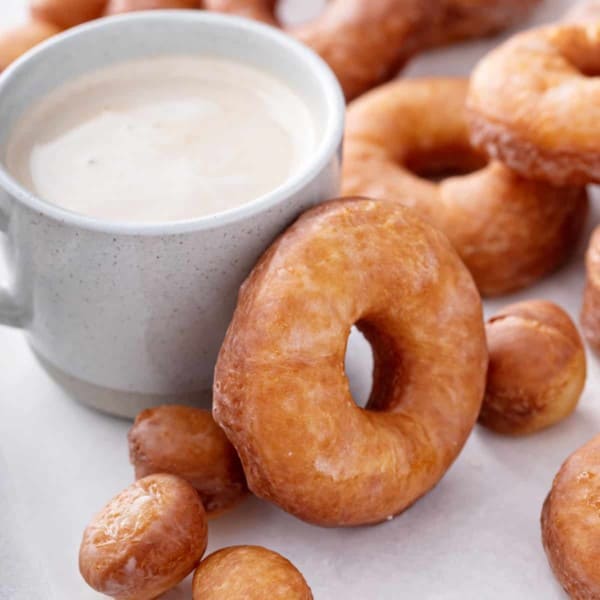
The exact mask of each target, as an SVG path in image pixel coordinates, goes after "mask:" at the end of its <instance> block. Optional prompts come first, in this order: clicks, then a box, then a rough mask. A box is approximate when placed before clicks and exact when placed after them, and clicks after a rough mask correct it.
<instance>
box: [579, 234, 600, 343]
mask: <svg viewBox="0 0 600 600" xmlns="http://www.w3.org/2000/svg"><path fill="white" fill-rule="evenodd" d="M585 264H586V272H587V277H586V283H585V291H584V293H583V308H582V311H581V327H582V330H583V335H584V336H585V339H586V340H587V341H588V343H589V344H590V346H591V347H592V348H593V349H594V350H595V351H596V352H600V227H597V228H596V229H595V230H594V233H593V234H592V237H591V239H590V243H589V246H588V249H587V253H586V257H585Z"/></svg>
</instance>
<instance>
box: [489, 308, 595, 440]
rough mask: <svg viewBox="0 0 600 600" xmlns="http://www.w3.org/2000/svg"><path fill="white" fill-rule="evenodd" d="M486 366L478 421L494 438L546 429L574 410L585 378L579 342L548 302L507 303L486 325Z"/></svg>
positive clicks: (566, 319)
mask: <svg viewBox="0 0 600 600" xmlns="http://www.w3.org/2000/svg"><path fill="white" fill-rule="evenodd" d="M486 335H487V343H488V350H489V366H488V375H487V385H486V392H485V399H484V401H483V407H482V410H481V414H480V415H479V422H480V423H481V424H482V425H484V426H485V427H488V428H489V429H492V430H494V431H496V432H498V433H504V434H516V435H518V434H526V433H533V432H535V431H538V430H540V429H544V428H546V427H550V426H551V425H554V424H555V423H558V422H559V421H561V420H562V419H564V418H565V417H567V416H568V415H569V414H570V413H571V412H572V411H573V410H574V409H575V406H576V405H577V402H578V400H579V397H580V395H581V392H582V390H583V387H584V383H585V377H586V360H585V351H584V348H583V343H582V341H581V338H580V336H579V333H578V332H577V329H576V327H575V325H574V324H573V322H572V321H571V319H570V317H569V316H568V315H567V313H566V312H565V311H564V310H563V309H562V308H560V307H559V306H557V305H556V304H553V303H552V302H547V301H544V300H528V301H525V302H519V303H516V304H511V305H509V306H507V307H506V308H504V309H503V310H502V311H500V312H499V313H498V314H496V315H495V316H494V317H492V318H491V319H490V320H489V321H488V322H487V324H486Z"/></svg>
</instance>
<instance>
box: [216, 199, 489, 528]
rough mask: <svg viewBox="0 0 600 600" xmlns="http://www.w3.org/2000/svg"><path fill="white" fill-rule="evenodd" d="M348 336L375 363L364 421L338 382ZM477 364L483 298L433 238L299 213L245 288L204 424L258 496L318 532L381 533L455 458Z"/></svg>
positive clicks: (337, 209)
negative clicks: (363, 340)
mask: <svg viewBox="0 0 600 600" xmlns="http://www.w3.org/2000/svg"><path fill="white" fill-rule="evenodd" d="M353 324H356V325H357V327H358V328H359V329H360V330H361V331H362V332H363V333H364V334H365V336H366V337H367V339H368V340H369V341H370V343H371V345H372V348H373V353H374V356H375V368H374V375H373V381H374V382H373V389H372V393H371V397H370V399H369V403H368V410H365V409H362V408H359V407H358V406H357V405H356V404H355V403H354V402H353V400H352V396H351V394H350V390H349V386H348V380H347V378H346V375H345V371H344V356H345V352H346V341H347V338H348V334H349V332H350V328H351V326H352V325H353ZM486 367H487V350H486V344H485V333H484V326H483V321H482V315H481V301H480V298H479V294H478V293H477V289H476V288H475V285H474V284H473V280H472V278H471V276H470V275H469V273H468V271H467V270H466V268H465V267H464V265H463V263H462V262H461V260H460V259H459V258H458V255H457V254H456V253H455V252H454V250H453V249H452V247H451V246H450V244H449V242H448V241H447V239H446V238H445V236H444V235H443V234H442V233H440V232H439V231H437V230H436V229H434V228H433V227H431V226H429V225H427V224H426V223H424V222H423V221H421V220H420V219H419V218H418V217H417V216H415V215H414V213H413V212H412V211H410V210H407V209H406V208H404V207H403V206H401V205H400V204H398V203H392V202H377V201H374V200H369V199H365V198H347V199H342V200H336V201H331V202H327V203H325V204H322V205H321V206H319V207H317V208H314V209H312V210H310V211H308V212H307V213H305V214H304V215H303V216H302V217H301V218H300V219H299V220H298V221H296V223H295V224H294V225H292V227H290V229H288V230H287V232H286V233H284V234H283V235H282V236H281V237H280V238H279V239H278V240H277V241H276V242H275V243H274V244H273V245H272V246H271V248H270V249H269V250H268V251H267V252H266V253H265V254H264V256H263V257H262V258H261V260H260V261H259V263H258V264H257V266H256V267H255V268H254V270H253V271H252V273H251V275H250V276H249V278H248V279H247V281H246V282H245V283H244V285H243V286H242V288H241V291H240V296H239V300H238V305H237V308H236V310H235V313H234V316H233V320H232V322H231V325H230V327H229V330H228V332H227V334H226V336H225V341H224V343H223V346H222V348H221V352H220V354H219V358H218V361H217V366H216V369H215V382H214V395H213V402H214V408H213V414H214V416H215V420H216V421H217V423H219V425H221V427H223V429H224V430H225V433H226V434H227V436H228V437H229V439H230V441H231V442H232V443H233V445H234V446H235V447H236V449H237V451H238V454H239V455H240V458H241V460H242V464H243V465H244V471H245V473H246V477H247V479H248V485H249V487H250V489H251V490H252V491H253V492H254V493H255V494H256V495H258V496H260V497H262V498H265V499H267V500H270V501H272V502H274V503H276V504H278V505H279V506H281V507H282V508H283V509H284V510H287V511H288V512H290V513H292V514H294V515H296V516H298V517H300V518H301V519H304V520H306V521H310V522H312V523H317V524H320V525H329V526H337V525H360V524H366V523H377V522H379V521H382V520H385V519H387V518H389V517H391V516H392V515H395V514H397V513H399V512H401V511H402V510H404V509H405V508H406V507H407V506H409V505H410V504H412V503H413V502H414V501H415V500H417V499H418V498H419V497H420V496H422V495H423V494H425V493H426V492H427V491H428V490H430V489H431V488H432V487H433V486H434V485H435V484H436V483H437V482H438V481H439V479H440V478H441V477H442V476H443V474H444V473H445V471H446V470H447V469H448V467H449V466H450V464H451V463H452V462H453V461H454V459H455V458H456V457H457V455H458V453H459V452H460V450H461V448H462V446H463V444H464V442H465V440H466V439H467V437H468V435H469V433H470V431H471V429H472V427H473V425H474V423H475V421H476V419H477V416H478V414H479V410H480V408H481V401H482V398H483V392H484V387H485V371H486Z"/></svg>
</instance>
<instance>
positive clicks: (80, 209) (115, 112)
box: [6, 56, 316, 222]
mask: <svg viewBox="0 0 600 600" xmlns="http://www.w3.org/2000/svg"><path fill="white" fill-rule="evenodd" d="M315 140H316V132H315V125H314V122H313V120H312V118H311V114H310V112H309V109H308V107H307V106H306V105H305V104H304V102H303V101H302V100H301V99H300V98H299V97H298V96H297V95H296V94H295V93H294V92H293V90H292V89H291V88H289V87H288V86H287V85H286V84H284V83H283V82H281V81H280V80H278V79H276V78H274V77H273V76H271V75H270V74H267V73H265V72H264V71H261V70H258V69H256V68H254V67H251V66H248V65H244V64H241V63H238V62H234V61H229V60H222V59H216V58H200V57H191V56H170V57H160V58H153V59H144V60H140V61H131V62H126V63H122V64H120V65H118V66H114V67H109V68H106V69H103V70H100V71H97V72H95V73H92V74H90V75H86V76H84V77H82V78H80V79H77V80H75V81H73V82H70V83H69V84H67V85H65V86H63V87H61V88H59V89H58V90H56V91H54V92H52V93H51V94H49V95H48V96H46V97H45V98H44V99H43V100H42V101H41V102H40V103H39V104H37V105H36V106H34V107H33V108H32V109H30V110H29V111H28V112H27V113H26V114H25V116H24V118H23V119H21V121H20V122H19V123H18V124H17V126H16V128H15V130H14V132H13V134H12V136H11V139H10V142H9V144H8V148H7V156H6V159H7V165H8V168H9V170H10V171H11V172H12V174H13V175H14V176H15V177H16V178H17V179H18V180H19V181H20V182H21V183H22V184H23V185H24V186H25V187H27V188H29V189H30V190H31V191H33V192H34V193H35V194H36V195H37V196H39V197H40V198H42V199H43V200H46V201H48V202H51V203H53V204H57V205H59V206H62V207H63V208H67V209H69V210H71V211H74V212H77V213H81V214H85V215H88V216H91V217H96V218H100V219H104V220H110V221H129V222H132V221H135V222H158V221H175V220H182V219H192V218H195V217H200V216H203V215H209V214H213V213H218V212H222V211H225V210H228V209H231V208H234V207H236V206H240V205H242V204H245V203H247V202H250V201H252V200H255V199H256V198H258V197H260V196H262V195H263V194H265V193H267V192H270V191H272V190H274V189H275V188H277V187H278V186H280V185H282V184H283V183H284V182H285V181H286V180H287V179H288V178H289V177H290V175H292V174H294V173H295V172H297V171H298V169H300V168H301V167H302V165H303V163H304V162H305V161H306V160H307V158H308V157H309V156H310V154H311V152H312V150H313V149H314V147H315Z"/></svg>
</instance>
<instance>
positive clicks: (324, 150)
mask: <svg viewBox="0 0 600 600" xmlns="http://www.w3.org/2000/svg"><path fill="white" fill-rule="evenodd" d="M160 20H165V21H168V20H170V21H188V22H189V21H198V22H203V23H206V24H209V25H214V26H215V27H219V28H221V29H222V28H230V29H237V30H238V32H239V33H240V34H251V35H255V36H261V37H263V38H265V39H267V40H268V41H269V43H271V44H273V46H274V47H275V46H279V47H283V48H284V49H285V50H286V51H288V52H289V53H291V54H293V55H295V57H296V58H297V59H298V60H299V61H304V62H305V63H307V64H308V65H309V67H310V68H311V70H312V72H313V73H314V75H315V79H316V81H317V82H318V84H319V86H320V88H321V91H322V96H323V100H324V105H325V106H326V111H327V116H326V124H325V127H324V128H323V130H322V139H321V142H320V143H319V144H318V146H317V149H316V152H314V154H313V155H311V157H310V158H309V160H307V161H306V163H305V164H304V165H303V166H302V168H300V169H299V170H298V171H297V172H296V173H294V174H293V175H292V176H291V177H289V179H287V180H286V181H285V182H284V183H283V184H282V185H280V186H279V187H278V188H276V189H274V190H272V191H270V192H267V193H266V194H263V195H262V196H259V197H258V198H255V199H254V200H251V201H250V202H246V203H244V204H242V205H240V206H237V207H234V208H230V209H228V210H225V211H222V212H219V213H214V214H208V215H204V216H201V217H195V218H192V219H185V220H177V221H164V222H143V221H141V222H137V221H131V222H130V221H127V222H123V221H110V220H103V219H98V218H95V217H90V216H87V215H84V214H81V213H77V212H74V211H71V210H68V209H66V208H62V207H60V206H58V205H55V204H52V203H50V202H48V201H46V200H42V199H41V198H40V197H38V196H37V195H36V194H34V193H33V192H30V191H29V190H27V189H26V188H25V187H24V186H23V185H21V184H20V183H19V182H18V181H17V180H16V179H15V178H14V177H13V176H12V175H11V174H10V173H9V172H8V170H7V168H6V166H5V164H4V162H3V161H0V188H4V190H5V191H7V192H8V194H10V195H11V196H12V197H13V199H16V201H17V202H19V203H22V204H24V205H25V206H27V207H28V208H30V209H32V210H35V211H37V212H40V213H42V214H44V215H46V216H48V217H50V218H52V219H55V220H57V221H60V222H62V223H64V224H67V225H71V226H75V227H78V228H80V229H87V230H92V231H98V232H104V233H113V234H119V235H156V234H171V235H172V234H178V233H186V232H190V231H200V230H207V229H213V228H216V227H221V226H223V225H227V224H229V223H232V222H236V221H242V220H244V219H247V218H249V217H252V216H254V215H256V214H259V213H261V212H264V211H266V210H268V209H270V208H272V207H274V206H277V205H278V204H280V203H282V202H285V200H286V199H287V198H289V197H290V196H292V195H294V194H295V193H297V192H298V191H300V190H301V189H303V188H304V187H305V186H306V185H308V184H309V183H310V182H311V181H313V180H314V179H315V177H317V175H318V174H319V173H320V172H321V171H322V170H323V169H324V168H326V166H327V164H328V163H329V161H330V160H331V158H332V157H333V156H334V155H335V154H336V153H337V152H338V149H339V147H340V144H341V142H342V139H343V134H344V121H345V110H346V102H345V98H344V94H343V92H342V89H341V86H340V84H339V82H338V80H337V78H336V76H335V75H334V73H333V71H332V70H331V68H330V67H329V65H328V64H327V63H326V62H325V61H324V60H323V59H322V58H321V57H320V56H319V55H318V54H316V53H315V52H314V51H313V50H312V49H310V48H309V47H308V46H305V45H304V44H302V43H300V42H298V41H297V40H295V39H294V38H292V37H291V36H289V35H287V34H285V33H284V32H282V31H279V30H277V29H276V28H275V27H271V26H268V25H265V24H263V23H260V22H258V21H253V20H251V19H246V18H242V17H237V16H232V15H228V14H221V13H213V12H208V11H201V10H152V11H140V12H134V13H128V14H124V15H117V16H111V17H104V18H101V19H96V20H95V21H91V22H89V23H85V24H83V25H79V26H77V27H74V28H72V29H69V30H67V31H65V32H62V33H60V34H58V35H56V36H53V37H52V38H50V39H49V40H47V41H45V42H43V43H41V44H39V45H37V46H35V47H34V48H32V49H31V50H29V51H28V52H26V53H25V54H24V55H23V56H21V57H20V58H18V59H17V60H16V61H15V62H14V63H12V64H11V65H10V66H9V67H8V68H7V69H6V70H5V71H4V72H3V73H2V74H1V75H0V94H2V93H3V91H4V90H5V88H6V87H8V86H9V85H11V82H12V80H13V79H14V78H15V76H16V75H17V74H18V73H20V72H21V71H22V70H24V69H26V68H27V66H28V64H29V62H30V61H31V60H32V59H33V58H35V57H38V56H39V55H40V54H43V53H45V52H47V51H48V50H49V49H50V48H52V47H54V46H56V45H61V44H63V43H65V42H66V41H69V40H71V39H72V38H77V37H80V36H85V35H87V34H88V32H90V31H95V30H98V29H107V28H111V27H113V26H114V25H118V24H121V23H123V22H125V23H127V22H132V23H136V22H148V21H160ZM167 53H168V52H165V54H167ZM125 60H126V59H125ZM1 191H2V190H1V189H0V192H1Z"/></svg>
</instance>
